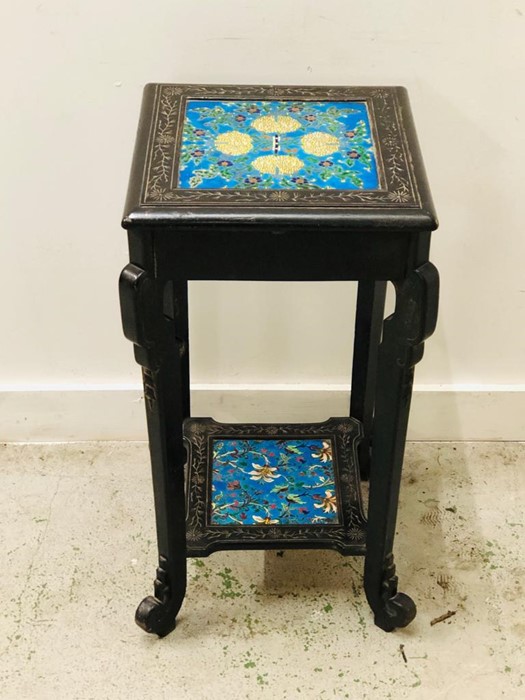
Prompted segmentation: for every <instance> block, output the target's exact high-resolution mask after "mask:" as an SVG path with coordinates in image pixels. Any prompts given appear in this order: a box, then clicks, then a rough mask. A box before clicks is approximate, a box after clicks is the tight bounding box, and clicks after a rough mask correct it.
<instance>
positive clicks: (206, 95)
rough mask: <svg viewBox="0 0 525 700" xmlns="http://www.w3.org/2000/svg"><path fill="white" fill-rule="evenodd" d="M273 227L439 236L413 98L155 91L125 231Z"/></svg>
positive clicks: (142, 129) (371, 91) (211, 88)
mask: <svg viewBox="0 0 525 700" xmlns="http://www.w3.org/2000/svg"><path fill="white" fill-rule="evenodd" d="M269 220H271V221H272V222H282V223H297V222H298V221H301V222H305V221H306V222H311V223H314V222H315V223H317V222H319V221H322V222H324V223H333V224H337V225H345V226H350V227H352V226H359V227H363V226H367V225H370V226H384V227H387V226H390V227H393V228H417V229H419V230H433V229H435V228H436V227H437V220H436V216H435V212H434V209H433V205H432V200H431V196H430V192H429V188H428V184H427V181H426V177H425V173H424V168H423V164H422V160H421V156H420V153H419V148H418V144H417V138H416V135H415V130H414V126H413V122H412V117H411V113H410V107H409V104H408V97H407V94H406V90H405V89H404V88H401V87H335V86H332V87H311V86H310V87H299V86H249V85H236V86H227V85H171V84H150V85H147V86H146V88H145V91H144V99H143V105H142V113H141V119H140V123H139V130H138V136H137V141H136V146H135V156H134V161H133V166H132V173H131V178H130V187H129V191H128V199H127V203H126V209H125V212H124V222H123V225H124V226H125V227H132V226H135V225H137V226H138V225H144V224H148V225H151V224H167V225H169V224H174V223H177V224H180V223H181V222H186V223H190V224H191V223H195V224H196V223H203V222H214V223H215V222H216V223H219V222H222V223H229V222H231V223H233V222H237V221H243V222H246V223H257V222H266V223H267V222H268V221H269Z"/></svg>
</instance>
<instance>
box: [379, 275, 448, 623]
mask: <svg viewBox="0 0 525 700" xmlns="http://www.w3.org/2000/svg"><path fill="white" fill-rule="evenodd" d="M394 284H395V287H396V308H395V311H394V313H393V314H392V315H391V316H390V317H389V318H387V319H386V320H385V322H384V329H383V340H382V343H381V346H380V350H379V364H378V377H377V391H376V406H375V418H374V447H373V450H372V465H371V472H370V496H369V508H368V527H367V550H366V558H365V591H366V596H367V598H368V602H369V604H370V607H371V608H372V610H373V612H374V616H375V623H376V625H378V626H379V627H381V628H382V629H384V630H386V631H391V630H393V629H394V628H396V627H405V626H406V625H408V624H409V623H410V622H411V621H412V620H413V619H414V617H415V615H416V606H415V604H414V602H413V601H412V600H411V598H409V597H408V596H407V595H405V594H404V593H401V592H399V591H398V589H397V576H396V573H395V565H394V557H393V554H392V549H393V542H394V534H395V526H396V517H397V505H398V498H399V488H400V481H401V469H402V463H403V455H404V449H405V439H406V431H407V424H408V414H409V408H410V399H411V395H412V384H413V380H414V366H415V365H416V364H417V362H419V361H420V360H421V358H422V356H423V348H424V340H425V339H426V338H428V337H429V336H430V335H431V334H432V333H433V331H434V328H435V324H436V318H437V307H438V294H439V276H438V272H437V270H436V268H435V267H434V266H433V265H432V264H431V263H429V262H426V263H424V264H423V265H422V266H421V267H419V268H417V269H416V270H414V271H413V272H412V273H411V274H409V275H408V277H407V278H406V279H404V280H402V281H399V282H395V283H394Z"/></svg>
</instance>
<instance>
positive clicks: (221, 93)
mask: <svg viewBox="0 0 525 700" xmlns="http://www.w3.org/2000/svg"><path fill="white" fill-rule="evenodd" d="M198 99H201V100H243V101H256V100H268V99H270V100H276V101H291V100H297V101H300V102H303V103H307V102H308V101H311V102H320V101H336V102H345V101H347V102H363V103H366V105H367V109H368V113H369V116H370V127H371V136H372V139H373V142H374V144H375V147H376V161H377V172H378V178H379V188H378V189H374V190H372V189H369V190H367V189H355V190H348V189H346V190H344V189H308V188H297V189H286V188H284V187H283V189H275V188H274V189H265V190H264V189H257V188H256V187H253V188H249V187H248V188H243V189H233V188H218V189H205V188H197V189H184V188H181V187H179V186H178V185H177V180H178V177H179V159H180V157H181V146H182V135H183V128H184V116H185V111H186V103H187V102H188V100H198ZM296 186H297V183H294V187H296ZM140 202H141V205H142V206H159V205H160V206H182V205H191V206H195V205H197V206H198V205H209V206H221V205H224V206H232V205H235V206H243V205H244V206H249V205H257V206H259V205H265V204H266V205H268V206H271V207H275V206H293V205H303V206H310V207H316V206H341V205H342V206H353V207H386V208H388V207H391V208H399V207H400V206H402V207H403V208H409V207H420V206H421V201H420V196H419V192H418V189H417V185H416V178H415V173H414V167H413V164H412V158H411V155H410V153H409V150H408V144H407V140H406V136H405V133H404V129H403V125H402V121H401V109H400V105H399V102H398V98H397V95H396V91H395V88H351V87H328V88H319V87H312V88H308V87H285V86H282V87H281V86H246V85H239V86H217V85H161V84H159V85H156V86H155V94H154V104H153V111H152V121H151V123H150V131H149V139H148V143H147V153H146V163H145V169H144V178H143V183H142V194H141V200H140Z"/></svg>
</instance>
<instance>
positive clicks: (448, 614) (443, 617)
mask: <svg viewBox="0 0 525 700" xmlns="http://www.w3.org/2000/svg"><path fill="white" fill-rule="evenodd" d="M456 613H457V610H448V611H447V612H446V613H445V614H444V615H440V616H439V617H435V618H434V619H433V620H430V626H431V627H432V626H434V625H437V623H438V622H444V621H445V620H448V618H449V617H453V616H454V615H455V614H456Z"/></svg>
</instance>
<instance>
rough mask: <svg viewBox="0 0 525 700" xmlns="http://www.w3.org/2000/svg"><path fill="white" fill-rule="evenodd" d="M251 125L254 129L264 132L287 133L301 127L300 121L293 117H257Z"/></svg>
mask: <svg viewBox="0 0 525 700" xmlns="http://www.w3.org/2000/svg"><path fill="white" fill-rule="evenodd" d="M252 127H253V128H254V129H256V131H262V132H264V133H265V134H287V133H288V132H290V131H297V129H300V128H301V122H299V121H297V119H294V118H293V117H286V116H279V117H258V119H255V120H254V121H253V122H252Z"/></svg>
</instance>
